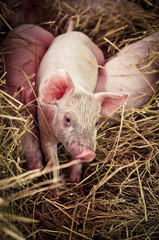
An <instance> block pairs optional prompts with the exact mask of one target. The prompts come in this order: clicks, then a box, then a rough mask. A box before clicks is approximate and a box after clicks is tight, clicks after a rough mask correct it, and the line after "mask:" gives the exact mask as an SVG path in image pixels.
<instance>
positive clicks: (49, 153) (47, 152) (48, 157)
mask: <svg viewBox="0 0 159 240" xmlns="http://www.w3.org/2000/svg"><path fill="white" fill-rule="evenodd" d="M40 138H41V148H42V151H43V154H44V156H45V162H46V168H48V169H49V172H50V173H51V174H52V175H53V180H54V181H55V182H58V179H59V170H57V169H55V168H56V167H58V166H59V161H58V156H57V141H56V140H55V139H54V137H52V139H48V138H47V136H45V135H43V134H41V136H40Z"/></svg>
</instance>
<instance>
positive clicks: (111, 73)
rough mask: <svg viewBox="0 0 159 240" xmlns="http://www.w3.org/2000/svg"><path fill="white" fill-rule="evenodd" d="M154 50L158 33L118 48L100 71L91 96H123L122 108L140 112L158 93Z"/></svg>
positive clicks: (156, 47)
mask: <svg viewBox="0 0 159 240" xmlns="http://www.w3.org/2000/svg"><path fill="white" fill-rule="evenodd" d="M158 49H159V32H156V33H154V34H151V35H149V36H148V37H145V38H143V39H142V40H139V41H137V42H135V43H132V44H129V45H128V46H126V47H124V48H122V49H121V51H120V52H118V53H117V54H116V55H115V56H113V57H111V58H110V59H109V60H108V61H107V62H106V63H105V65H104V67H105V68H103V69H100V72H99V78H98V82H97V86H96V89H95V92H96V93H97V92H103V91H106V92H112V93H116V94H123V93H127V94H128V95H129V97H128V100H127V103H126V108H127V109H130V108H141V107H142V106H143V105H144V104H146V103H147V102H148V101H149V99H150V98H151V97H152V95H153V94H155V92H156V91H157V90H158V89H159V85H158V84H157V81H158V80H159V66H158V64H157V60H156V61H154V60H155V59H157V54H158ZM152 60H153V61H152Z"/></svg>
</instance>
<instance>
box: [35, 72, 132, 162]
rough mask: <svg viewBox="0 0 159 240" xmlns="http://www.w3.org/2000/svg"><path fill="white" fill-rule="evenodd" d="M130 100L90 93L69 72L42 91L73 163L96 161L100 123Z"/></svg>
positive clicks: (47, 114)
mask: <svg viewBox="0 0 159 240" xmlns="http://www.w3.org/2000/svg"><path fill="white" fill-rule="evenodd" d="M126 99H127V95H123V96H118V95H114V94H110V93H96V94H93V93H89V92H87V91H85V89H83V88H82V87H80V86H78V85H74V83H73V82H72V80H71V78H70V76H69V75H68V73H67V72H66V71H65V70H59V71H58V72H57V73H56V74H54V75H53V76H52V77H51V78H50V79H47V80H45V81H44V82H43V83H42V85H41V88H40V91H39V102H40V104H41V106H42V108H43V110H44V113H45V117H46V120H47V121H48V124H49V125H50V128H51V130H52V132H53V133H54V135H55V137H56V138H57V139H58V141H59V142H61V143H62V144H63V145H64V146H65V148H66V149H67V150H68V151H69V152H70V154H71V155H72V158H73V159H81V161H82V162H90V161H92V160H93V159H94V158H95V153H94V152H95V148H96V133H97V123H98V121H99V118H100V117H101V115H109V114H111V112H113V111H115V110H116V109H117V108H118V107H119V106H120V105H121V104H124V102H125V101H126Z"/></svg>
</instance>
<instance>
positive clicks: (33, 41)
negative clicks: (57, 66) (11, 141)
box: [2, 24, 53, 170]
mask: <svg viewBox="0 0 159 240" xmlns="http://www.w3.org/2000/svg"><path fill="white" fill-rule="evenodd" d="M52 40H53V35H52V34H51V33H49V32H47V31H46V30H44V29H43V28H41V27H39V26H36V25H32V24H24V25H21V26H19V27H16V28H15V29H14V30H13V31H11V32H10V33H9V34H8V36H7V37H6V38H5V39H4V41H3V43H2V45H3V48H4V53H5V54H4V59H5V67H6V71H7V75H6V78H7V82H6V87H5V91H6V92H7V93H8V94H10V95H11V96H15V97H16V99H18V100H19V101H21V102H22V103H24V104H25V105H27V108H28V110H29V112H30V113H31V114H32V115H33V117H34V119H36V118H37V116H36V115H37V107H36V102H35V96H34V94H33V91H36V89H35V85H36V84H35V81H36V73H37V70H38V67H39V62H40V61H41V59H42V57H43V55H44V54H45V52H46V50H47V48H48V47H49V45H50V44H51V42H52ZM25 114H26V115H27V111H26V113H25ZM15 124H17V123H15ZM17 126H18V125H17ZM38 131H39V130H38V128H37V127H36V125H35V123H34V125H33V126H32V132H33V134H34V135H33V134H31V133H29V132H27V133H26V134H24V136H23V138H22V148H23V152H24V156H25V159H26V161H27V166H28V169H30V170H31V169H35V168H42V167H43V164H42V153H41V150H40V143H39V140H38V138H36V137H35V136H37V137H38Z"/></svg>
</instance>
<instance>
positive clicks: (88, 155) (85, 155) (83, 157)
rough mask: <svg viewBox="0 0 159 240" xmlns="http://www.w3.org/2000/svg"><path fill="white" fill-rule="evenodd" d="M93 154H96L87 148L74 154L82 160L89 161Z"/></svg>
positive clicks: (93, 156)
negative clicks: (80, 152) (78, 153)
mask: <svg viewBox="0 0 159 240" xmlns="http://www.w3.org/2000/svg"><path fill="white" fill-rule="evenodd" d="M95 156H96V154H95V153H94V152H92V151H89V150H88V151H85V152H83V153H82V154H80V155H78V156H76V159H81V161H82V162H91V161H92V160H93V159H94V158H95Z"/></svg>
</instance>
